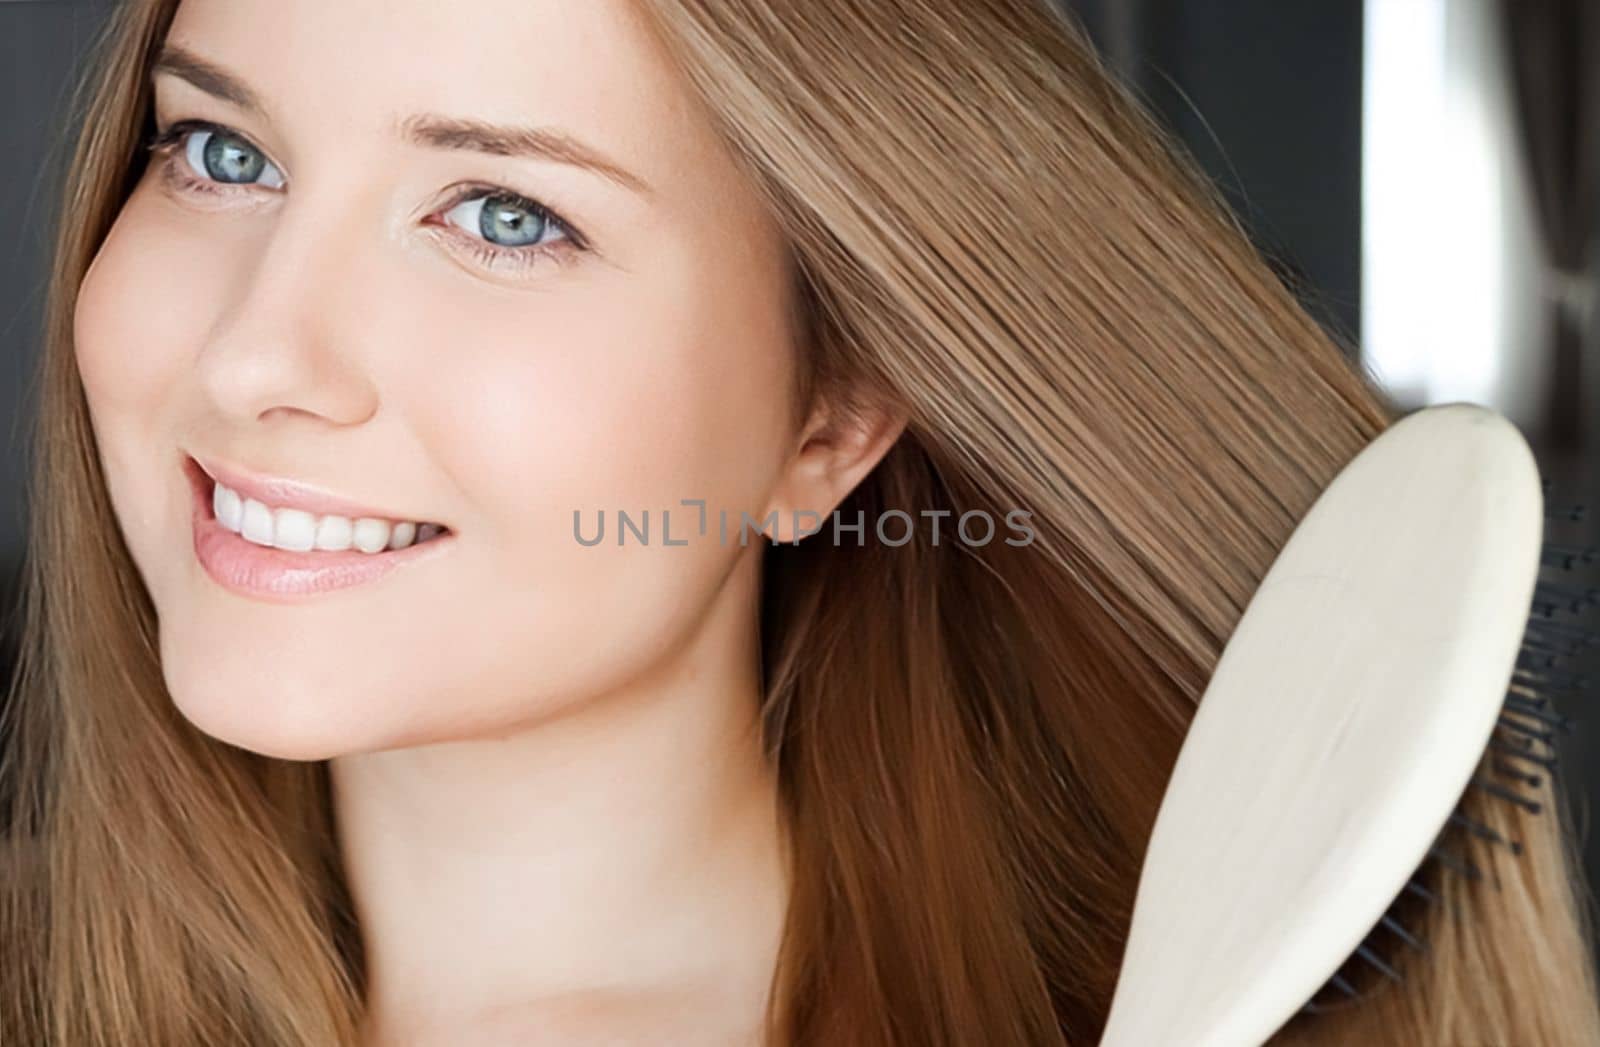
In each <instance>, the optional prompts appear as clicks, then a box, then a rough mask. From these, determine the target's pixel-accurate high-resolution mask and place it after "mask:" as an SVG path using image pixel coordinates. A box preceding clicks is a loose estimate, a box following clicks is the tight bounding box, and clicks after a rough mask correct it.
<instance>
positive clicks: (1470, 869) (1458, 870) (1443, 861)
mask: <svg viewBox="0 0 1600 1047" xmlns="http://www.w3.org/2000/svg"><path fill="white" fill-rule="evenodd" d="M1428 855H1429V856H1430V857H1432V858H1434V859H1435V860H1437V861H1438V863H1439V864H1440V865H1442V866H1444V867H1445V868H1446V869H1449V870H1450V871H1451V872H1453V873H1455V874H1456V875H1457V876H1460V877H1463V878H1464V879H1468V880H1471V881H1472V882H1473V883H1478V882H1479V881H1481V880H1482V879H1483V870H1481V869H1479V868H1478V867H1477V866H1476V865H1473V864H1472V863H1471V862H1469V861H1467V860H1466V859H1465V858H1458V857H1457V856H1455V855H1453V854H1451V853H1450V852H1449V851H1446V850H1444V849H1443V848H1441V847H1440V846H1439V845H1438V844H1435V845H1434V846H1432V847H1430V848H1428Z"/></svg>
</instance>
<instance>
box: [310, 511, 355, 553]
mask: <svg viewBox="0 0 1600 1047" xmlns="http://www.w3.org/2000/svg"><path fill="white" fill-rule="evenodd" d="M354 531H355V524H353V523H351V522H350V519H349V517H345V516H324V517H323V518H322V519H321V520H320V521H318V522H317V548H318V549H322V550H325V551H327V552H343V551H344V550H346V549H348V548H350V539H351V537H352V535H353V532H354Z"/></svg>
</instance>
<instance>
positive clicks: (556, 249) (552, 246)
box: [145, 120, 591, 270]
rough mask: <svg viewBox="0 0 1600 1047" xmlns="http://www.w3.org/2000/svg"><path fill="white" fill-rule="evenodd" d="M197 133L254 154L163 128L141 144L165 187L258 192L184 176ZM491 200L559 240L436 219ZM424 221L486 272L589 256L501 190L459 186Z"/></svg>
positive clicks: (568, 229) (534, 207) (536, 206)
mask: <svg viewBox="0 0 1600 1047" xmlns="http://www.w3.org/2000/svg"><path fill="white" fill-rule="evenodd" d="M200 131H210V132H212V133H213V134H218V135H222V136H224V137H226V138H232V139H236V140H238V141H240V142H244V143H246V144H247V145H249V146H250V148H252V149H256V148H257V147H256V145H255V143H253V142H251V141H250V139H249V138H247V137H246V136H244V135H242V134H240V133H239V132H237V131H234V130H232V129H231V128H229V127H226V126H224V125H222V124H214V123H211V122H210V121H208V120H179V121H176V122H175V123H173V124H171V125H170V126H168V127H165V128H158V129H157V130H156V132H155V133H154V134H152V135H151V136H150V138H149V139H148V140H147V141H146V142H145V149H146V150H148V151H149V152H150V153H151V154H152V155H154V156H156V157H158V158H159V162H160V172H161V176H162V178H163V180H164V181H165V182H166V183H167V184H168V185H169V186H171V187H172V188H174V189H176V190H177V191H179V192H184V193H194V194H197V195H203V196H210V197H227V196H232V195H234V194H235V193H236V192H238V191H239V190H250V189H254V188H258V187H257V186H255V185H253V184H251V183H235V184H231V185H230V184H229V183H224V182H215V181H211V180H208V179H205V178H201V177H199V176H197V175H195V174H194V172H193V171H191V170H189V169H188V168H189V164H188V163H187V161H186V158H185V157H184V155H183V150H182V149H181V147H182V146H183V144H184V142H185V140H186V139H187V138H188V137H189V135H191V134H195V133H197V132H200ZM490 197H493V198H496V199H501V200H505V201H508V202H510V203H511V204H513V205H515V206H517V207H518V208H521V209H522V210H525V211H527V212H528V213H530V214H532V215H535V216H537V217H538V218H539V219H540V220H542V221H543V222H545V223H547V224H548V225H550V226H553V227H554V229H555V231H556V232H557V233H558V234H559V236H558V237H557V238H556V239H554V240H548V241H545V242H543V243H539V244H529V245H525V246H522V247H505V246H502V245H500V244H495V243H491V242H489V241H488V240H484V239H482V238H481V237H478V236H475V235H473V234H472V233H469V232H467V231H466V230H465V229H463V228H462V227H460V226H458V225H455V224H454V223H452V222H448V221H444V220H443V219H442V218H441V217H440V216H442V215H446V214H449V213H450V212H451V211H453V210H455V209H456V208H457V207H460V206H461V205H462V204H464V203H468V202H469V201H473V200H479V199H488V198H490ZM428 217H429V227H430V228H431V229H438V230H440V231H441V232H442V233H443V235H446V236H449V237H450V238H451V239H452V240H454V241H456V242H457V243H458V244H460V245H461V246H463V247H464V249H465V250H467V251H468V252H469V253H470V254H471V255H472V256H473V258H474V260H476V261H477V262H478V264H480V265H482V266H483V267H485V268H487V269H493V270H500V269H504V268H508V267H509V268H514V269H518V270H521V269H526V268H529V267H531V266H532V265H534V264H536V263H537V262H539V261H541V260H544V259H549V260H552V261H556V262H564V261H567V260H569V259H570V258H571V257H572V256H573V255H576V254H578V253H581V252H585V251H589V250H591V248H590V246H589V243H588V241H587V239H586V238H585V237H584V236H583V234H582V233H580V232H579V231H578V230H577V229H576V228H575V227H574V226H573V225H572V223H570V222H568V221H567V220H566V219H564V218H562V217H561V216H560V215H558V214H556V213H555V212H554V211H552V210H551V209H550V208H548V207H546V206H544V205H543V204H541V203H539V202H538V201H537V200H530V199H528V198H527V197H525V196H523V195H522V194H520V193H516V192H513V191H511V190H509V189H506V188H503V187H501V186H496V185H485V184H468V185H463V186H460V187H458V188H457V189H456V191H455V192H453V193H452V194H451V195H450V198H449V200H448V201H447V202H446V203H445V204H444V206H443V207H441V208H440V209H439V210H437V211H435V212H433V214H431V215H429V216H428ZM434 219H438V221H434Z"/></svg>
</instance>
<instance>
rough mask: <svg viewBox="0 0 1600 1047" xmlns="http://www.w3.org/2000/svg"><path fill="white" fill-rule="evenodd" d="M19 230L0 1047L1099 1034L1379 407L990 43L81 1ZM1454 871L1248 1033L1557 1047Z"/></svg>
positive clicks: (511, 14) (1536, 824) (577, 13)
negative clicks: (25, 510)
mask: <svg viewBox="0 0 1600 1047" xmlns="http://www.w3.org/2000/svg"><path fill="white" fill-rule="evenodd" d="M473 16H476V17H473ZM62 217H63V223H62V234H61V241H60V250H59V255H58V262H57V267H56V272H55V280H56V283H55V288H56V293H55V297H54V300H53V303H54V304H53V313H52V317H53V320H52V323H51V327H50V331H49V346H48V351H47V356H46V361H45V369H46V370H45V375H44V379H43V386H42V388H43V396H44V402H43V404H42V419H43V422H42V424H43V429H42V431H41V433H40V435H39V440H38V454H39V458H38V463H37V474H36V475H37V487H36V489H35V501H34V504H35V505H36V506H37V511H36V514H35V521H34V534H33V539H32V550H33V554H34V555H33V559H32V561H31V576H30V602H29V607H28V611H29V615H30V617H29V630H30V631H29V633H28V638H27V650H26V652H25V659H26V660H25V666H24V671H23V674H22V675H21V677H20V678H19V681H18V687H17V690H16V694H15V697H14V700H13V703H12V714H13V719H14V724H13V728H12V732H11V736H12V737H11V745H12V754H11V759H10V760H9V761H8V762H7V768H8V780H7V793H8V795H10V796H11V797H12V798H13V799H14V801H15V808H14V811H13V813H12V816H11V818H10V819H9V822H8V824H9V826H10V835H11V836H12V838H13V839H14V840H15V841H17V842H16V843H15V844H14V850H15V852H16V854H17V855H18V857H17V858H16V859H15V860H14V862H13V864H14V866H15V874H14V875H13V876H12V877H11V884H12V886H11V889H10V891H9V893H8V895H7V903H8V904H7V908H6V909H5V912H6V917H5V927H6V935H5V949H6V950H7V953H6V962H5V964H4V965H3V966H0V972H3V973H0V977H3V978H4V979H5V980H6V982H7V985H6V993H7V994H6V996H5V997H4V999H5V1001H6V1002H5V1010H4V1012H3V1015H4V1016H3V1021H4V1024H3V1025H0V1036H3V1038H4V1040H5V1042H8V1043H11V1042H15V1043H61V1044H72V1045H95V1044H129V1043H141V1044H144V1043H159V1044H208V1045H209V1044H222V1043H248V1044H337V1043H358V1042H365V1043H374V1044H395V1043H408V1044H409V1043H417V1044H434V1043H440V1044H459V1043H474V1044H491V1043H535V1042H537V1043H590V1042H605V1043H621V1042H626V1043H635V1042H636V1043H695V1044H701V1043H704V1044H749V1043H757V1042H767V1043H773V1044H778V1043H794V1044H897V1045H911V1044H914V1045H919V1047H920V1045H932V1044H949V1045H957V1044H961V1045H970V1044H979V1043H982V1044H1029V1045H1032V1044H1064V1043H1089V1042H1093V1039H1094V1037H1095V1036H1096V1034H1097V1031H1098V1029H1099V1028H1100V1025H1101V1023H1102V1022H1103V1020H1104V1016H1105V1012H1106V1009H1107V1006H1108V1004H1109V1000H1110V994H1111V989H1112V986H1113V984H1114V981H1115V978H1116V973H1117V966H1118V962H1119V957H1120V951H1121V947H1122V944H1123V939H1124V935H1125V933H1126V927H1127V923H1128V918H1129V911H1130V905H1131V899H1132V895H1133V890H1134V887H1135V885H1136V883H1137V877H1138V870H1139V864H1140V858H1141V855H1142V852H1143V847H1144V844H1145V839H1146V836H1147V834H1148V832H1149V829H1150V825H1151V823H1152V821H1153V818H1154V814H1155V810H1156V807H1157V804H1158V802H1159V799H1160V795H1161V791H1162V788H1163V785H1164V782H1165V777H1166V774H1167V772H1168V770H1169V768H1170V766H1171V764H1172V761H1173V759H1174V758H1175V755H1176V751H1177V747H1178V745H1179V743H1180V741H1181V739H1182V736H1183V732H1184V729H1185V725H1186V723H1187V721H1188V718H1189V716H1190V714H1191V713H1192V711H1193V708H1194V704H1195V702H1196V700H1197V698H1198V697H1199V695H1200V694H1201V692H1202V691H1203V689H1204V686H1205V684H1206V681H1207V679H1208V677H1209V673H1210V671H1211V669H1212V667H1213V666H1214V664H1215V661H1216V659H1217V657H1218V654H1219V652H1220V650H1221V647H1222V644H1223V643H1224V641H1225V640H1226V638H1227V637H1228V635H1229V632H1230V630H1231V628H1232V626H1233V624H1234V622H1235V621H1236V619H1237V618H1238V616H1239V614H1240V613H1241V611H1242V609H1243V607H1244V605H1245V603H1246V602H1247V601H1248V599H1249V597H1250V595H1251V593H1252V591H1253V588H1254V586H1255V584H1256V583H1257V581H1258V580H1259V579H1260V577H1261V576H1262V574H1263V573H1264V572H1265V570H1266V568H1267V566H1268V565H1269V564H1270V563H1271V560H1272V558H1273V556H1274V554H1275V552H1276V550H1277V549H1278V548H1279V547H1280V546H1281V545H1282V543H1283V542H1284V541H1285V540H1286V538H1287V536H1288V534H1289V532H1290V531H1291V530H1292V528H1293V525H1294V523H1295V522H1296V521H1297V519H1298V518H1299V516H1300V515H1301V514H1303V513H1304V512H1305V511H1306V509H1307V508H1308V507H1309V506H1310V504H1311V502H1312V501H1313V500H1314V498H1315V497H1316V495H1317V494H1318V493H1319V492H1320V491H1321V489H1322V488H1323V487H1324V486H1325V485H1326V484H1327V483H1328V482H1329V481H1330V480H1331V478H1332V477H1333V476H1334V475H1335V473H1336V472H1337V471H1338V469H1339V468H1340V467H1341V466H1342V464H1343V463H1344V462H1346V461H1348V460H1349V458H1350V457H1351V456H1352V455H1353V454H1354V453H1355V452H1356V451H1357V450H1359V449H1360V448H1361V447H1362V446H1364V444H1365V443H1366V442H1367V441H1368V440H1370V439H1371V438H1372V437H1374V436H1375V435H1376V434H1377V433H1379V432H1381V431H1382V430H1383V428H1384V427H1385V426H1386V425H1387V424H1389V422H1390V421H1391V420H1392V419H1393V418H1394V413H1393V411H1392V410H1391V409H1390V408H1389V407H1388V406H1387V405H1386V404H1385V403H1384V402H1383V400H1382V398H1381V397H1380V396H1379V394H1378V393H1377V392H1376V391H1375V389H1374V386H1373V384H1372V383H1371V382H1370V381H1368V379H1367V376H1366V375H1364V374H1363V373H1361V372H1360V371H1359V370H1358V369H1357V368H1355V367H1353V366H1352V365H1351V364H1350V363H1349V361H1348V357H1347V354H1346V353H1345V352H1344V351H1342V349H1341V347H1340V346H1338V345H1336V344H1334V343H1333V342H1332V341H1330V339H1329V337H1328V336H1327V335H1326V334H1324V333H1323V332H1322V331H1321V330H1320V329H1319V328H1318V327H1317V326H1316V324H1315V323H1314V322H1313V321H1312V320H1311V319H1310V318H1308V316H1307V315H1306V314H1305V313H1304V312H1303V311H1302V310H1301V309H1300V308H1299V307H1298V306H1297V305H1296V303H1295V301H1294V300H1293V298H1292V296H1291V295H1290V294H1289V293H1288V292H1287V291H1285V289H1284V288H1283V287H1282V286H1281V285H1280V284H1279V283H1278V282H1276V281H1275V280H1274V279H1273V277H1272V276H1271V274H1270V272H1269V270H1268V268H1267V267H1266V266H1265V265H1264V264H1263V263H1262V262H1261V260H1260V259H1259V258H1257V257H1256V256H1255V255H1254V254H1253V253H1252V252H1251V250H1250V248H1249V246H1248V244H1247V242H1246V240H1245V238H1244V236H1243V235H1242V234H1241V233H1240V231H1239V229H1238V228H1237V226H1236V225H1235V224H1234V222H1233V221H1232V219H1231V218H1230V217H1229V216H1228V214H1227V212H1226V211H1225V209H1224V208H1223V207H1222V205H1221V204H1220V202H1219V201H1218V200H1217V199H1216V198H1215V197H1214V196H1213V195H1211V193H1210V192H1209V191H1208V190H1207V189H1206V188H1205V185H1204V182H1203V181H1202V180H1201V179H1200V178H1198V177H1197V176H1196V175H1195V173H1194V172H1193V170H1192V168H1191V167H1190V165H1189V164H1188V163H1187V162H1186V161H1185V160H1183V159H1182V158H1181V157H1180V156H1179V155H1178V154H1177V150H1175V149H1174V148H1173V146H1172V144H1171V143H1170V142H1168V141H1166V140H1165V139H1164V138H1163V137H1162V135H1161V134H1160V133H1159V132H1158V130H1157V129H1156V128H1155V127H1154V126H1153V125H1152V124H1151V123H1150V121H1149V120H1148V119H1147V118H1146V116H1145V115H1144V114H1143V113H1141V111H1140V110H1139V109H1138V108H1137V107H1136V106H1135V105H1133V104H1131V103H1130V101H1129V100H1128V99H1127V98H1126V97H1125V96H1124V95H1123V94H1121V93H1119V91H1118V90H1117V88H1116V87H1114V85H1113V83H1112V82H1111V80H1110V79H1108V77H1107V76H1106V74H1105V73H1104V72H1103V70H1102V69H1101V67H1100V66H1099V65H1098V64H1097V63H1096V61H1095V59H1094V57H1093V55H1092V53H1091V51H1090V50H1089V49H1088V48H1087V46H1086V45H1085V44H1084V42H1083V40H1082V39H1081V38H1080V37H1079V36H1078V35H1077V33H1076V32H1075V31H1074V30H1073V29H1072V27H1070V26H1068V25H1066V24H1063V23H1062V22H1061V21H1060V20H1059V19H1058V17H1057V16H1055V15H1053V14H1052V13H1051V12H1050V11H1049V10H1048V9H1047V8H1046V7H1045V6H1044V5H1043V4H1042V3H1041V2H1035V0H959V2H957V0H873V3H871V4H865V3H859V2H854V0H825V2H815V3H805V4H783V3H776V2H772V0H650V2H637V3H629V2H626V0H590V2H586V3H584V4H570V3H566V2H563V0H469V2H461V3H451V4H448V5H442V4H433V3H428V2H426V0H403V2H393V0H390V2H385V3H382V4H379V3H376V2H356V0H349V2H340V3H326V2H319V0H272V2H270V3H269V2H267V0H226V2H223V0H183V2H181V3H180V2H176V0H131V2H128V3H125V4H124V6H123V7H122V8H121V10H120V11H119V12H118V15H117V19H116V24H115V26H114V28H113V31H112V33H111V36H110V38H109V40H108V42H107V47H106V50H105V54H104V59H103V61H102V62H101V63H100V65H99V73H98V76H97V78H96V83H95V85H94V88H93V91H92V93H91V95H90V98H89V101H88V108H87V118H86V120H85V123H84V132H83V137H82V139H81V142H80V145H79V148H78V151H77V154H76V157H75V162H74V165H73V169H72V172H71V179H70V184H69V187H68V190H67V195H66V197H65V207H64V210H63V215H62ZM647 513H649V514H651V515H652V516H653V517H654V521H653V529H652V528H651V525H650V523H649V522H647V521H646V516H645V514H647ZM835 513H837V514H838V515H837V516H835V515H834V514H835ZM624 517H626V523H624ZM819 520H820V521H824V522H825V523H824V526H822V528H821V530H820V531H818V528H817V521H819ZM885 520H888V521H890V522H889V523H884V522H883V521H885ZM985 521H987V524H988V526H987V527H986V525H985ZM830 523H831V524H839V525H841V526H839V527H832V526H828V524H830ZM908 524H909V525H910V527H909V528H908V526H907V525H908ZM939 524H943V531H942V536H941V537H939V538H936V537H935V534H936V533H937V532H936V528H937V525H939ZM608 526H609V528H610V529H609V530H606V529H605V528H607V527H608ZM991 528H992V530H990V529H991ZM812 532H817V533H812ZM986 534H987V535H989V537H988V538H987V539H986V538H985V535H986ZM752 536H753V537H752ZM1292 693H1293V687H1292V685H1291V686H1287V687H1286V696H1287V697H1292ZM1479 813H1480V814H1481V815H1482V816H1483V817H1485V818H1495V819H1501V820H1503V819H1505V818H1508V817H1510V815H1508V814H1506V813H1505V812H1493V813H1491V812H1479ZM1515 828H1516V829H1517V831H1518V832H1520V833H1521V834H1522V835H1523V837H1524V838H1525V839H1526V840H1527V841H1528V846H1529V853H1527V854H1525V855H1524V856H1523V857H1521V858H1520V859H1517V860H1511V859H1503V858H1502V859H1495V860H1496V861H1497V862H1499V863H1500V864H1498V865H1497V866H1496V872H1497V874H1498V876H1499V878H1500V882H1501V885H1502V888H1503V889H1502V890H1500V891H1498V892H1496V891H1494V890H1492V889H1490V888H1488V887H1485V886H1471V885H1466V884H1454V885H1451V886H1450V887H1449V890H1450V891H1451V892H1452V893H1453V894H1455V895H1459V897H1458V898H1457V899H1456V900H1457V902H1458V903H1459V906H1458V907H1457V908H1456V909H1446V908H1443V907H1441V908H1440V909H1439V910H1437V911H1436V912H1437V914H1438V915H1436V916H1435V917H1434V918H1433V919H1432V921H1431V924H1432V925H1430V927H1429V928H1428V933H1429V934H1430V935H1431V937H1432V940H1433V943H1434V944H1433V947H1432V950H1431V952H1430V953H1429V954H1428V956H1427V958H1425V959H1421V960H1416V959H1413V960H1410V961H1408V964H1407V967H1406V973H1407V980H1406V982H1405V983H1404V984H1403V986H1401V987H1398V988H1389V989H1381V990H1379V991H1377V992H1375V993H1374V994H1373V995H1372V996H1371V998H1370V999H1367V1000H1365V1001H1364V1002H1363V1003H1362V1004H1361V1005H1360V1006H1358V1007H1351V1008H1345V1009H1342V1010H1339V1011H1337V1012H1335V1013H1332V1014H1329V1015H1327V1016H1324V1017H1319V1018H1317V1019H1315V1020H1301V1019H1297V1020H1296V1021H1295V1022H1293V1023H1291V1024H1290V1026H1288V1027H1286V1029H1285V1030H1284V1032H1283V1038H1284V1039H1285V1040H1286V1041H1287V1040H1290V1039H1294V1040H1297V1041H1298V1042H1306V1043H1319V1044H1320V1043H1356V1042H1359V1043H1393V1044H1414V1043H1446V1042H1448V1043H1469V1042H1470V1043H1478V1042H1493V1043H1507V1042H1518V1043H1534V1042H1537V1043H1580V1042H1595V1041H1596V1037H1597V1029H1600V1024H1597V1019H1596V1016H1595V1007H1594V995H1593V990H1592V988H1591V982H1590V976H1589V966H1588V959H1587V952H1586V951H1585V944H1584V937H1583V934H1582V927H1583V924H1582V922H1581V921H1580V919H1579V917H1578V909H1577V906H1576V903H1575V901H1574V895H1573V893H1572V890H1571V886H1570V879H1569V874H1568V871H1567V865H1566V861H1567V858H1566V851H1565V849H1564V844H1563V841H1562V838H1561V836H1560V835H1559V833H1558V831H1557V826H1556V824H1555V822H1554V821H1553V820H1552V819H1549V818H1545V819H1531V820H1529V821H1528V823H1527V824H1525V825H1523V824H1518V825H1516V826H1515ZM1483 860H1484V861H1489V860H1490V859H1489V858H1488V857H1485V858H1484V859H1483ZM1461 906H1464V907H1465V908H1466V910H1467V911H1468V913H1469V915H1470V919H1469V920H1467V921H1465V922H1455V921H1454V920H1453V918H1452V917H1449V916H1447V915H1445V914H1446V913H1450V912H1459V911H1461V909H1460V907H1461Z"/></svg>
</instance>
